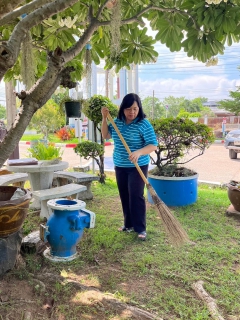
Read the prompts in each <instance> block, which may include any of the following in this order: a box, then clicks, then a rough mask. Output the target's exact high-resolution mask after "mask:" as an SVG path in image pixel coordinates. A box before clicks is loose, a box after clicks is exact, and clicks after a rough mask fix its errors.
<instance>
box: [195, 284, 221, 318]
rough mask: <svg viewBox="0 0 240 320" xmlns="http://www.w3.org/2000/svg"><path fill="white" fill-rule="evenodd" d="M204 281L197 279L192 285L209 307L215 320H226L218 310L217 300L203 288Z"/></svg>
mask: <svg viewBox="0 0 240 320" xmlns="http://www.w3.org/2000/svg"><path fill="white" fill-rule="evenodd" d="M203 283H204V282H203V281H197V282H196V283H194V284H193V285H192V288H193V290H194V291H195V293H196V295H197V296H198V297H199V298H200V299H201V300H202V301H203V302H204V303H205V304H206V305H207V308H208V310H209V312H210V314H211V316H212V318H213V319H214V320H224V318H223V317H222V316H221V315H220V313H219V312H218V308H217V305H216V302H215V300H214V299H213V298H212V297H211V296H209V294H208V293H207V292H206V291H205V290H204V289H203Z"/></svg>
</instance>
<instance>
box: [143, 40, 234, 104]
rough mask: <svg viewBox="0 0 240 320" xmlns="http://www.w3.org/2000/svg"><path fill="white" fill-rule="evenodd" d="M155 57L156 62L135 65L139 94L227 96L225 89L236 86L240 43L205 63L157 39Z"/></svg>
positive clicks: (213, 97)
mask: <svg viewBox="0 0 240 320" xmlns="http://www.w3.org/2000/svg"><path fill="white" fill-rule="evenodd" d="M155 49H156V51H158V53H159V57H158V60H157V62H156V63H154V64H151V65H150V64H148V65H141V66H140V67H139V93H140V95H141V97H142V98H143V97H146V96H152V95H153V91H154V96H155V97H158V98H160V99H161V100H162V99H164V97H168V96H170V95H172V96H176V97H180V96H184V97H185V98H186V99H193V98H195V97H199V96H202V97H206V98H208V99H209V100H221V99H228V98H229V91H230V90H232V91H235V90H236V86H240V70H238V66H240V53H239V52H240V44H237V43H235V44H233V45H232V46H231V47H226V49H225V53H224V55H218V56H217V57H218V65H217V66H211V67H206V66H205V63H202V62H199V61H197V60H194V59H192V58H189V57H188V56H187V54H186V52H184V51H180V52H173V53H172V52H170V50H169V49H168V48H167V47H166V46H165V45H162V44H161V43H158V44H157V45H156V46H155Z"/></svg>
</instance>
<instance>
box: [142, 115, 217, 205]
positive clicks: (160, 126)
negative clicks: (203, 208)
mask: <svg viewBox="0 0 240 320" xmlns="http://www.w3.org/2000/svg"><path fill="white" fill-rule="evenodd" d="M151 124H152V125H153V128H154V131H155V133H156V136H157V139H158V148H157V150H156V151H155V157H151V163H152V164H153V165H155V168H153V169H152V170H150V171H149V175H148V180H149V182H150V184H151V185H152V186H153V188H154V189H155V190H156V192H157V194H158V196H159V197H160V198H161V199H162V200H163V201H164V202H165V203H166V205H168V206H183V205H189V204H192V203H194V202H196V200H197V179H198V174H197V173H196V172H194V171H192V170H190V169H187V168H185V167H184V166H183V164H185V163H187V162H189V161H191V160H192V159H194V158H196V157H198V156H200V155H202V154H203V153H204V151H205V150H206V149H207V148H208V147H209V146H210V145H211V144H212V143H213V141H214V134H213V132H212V129H211V128H209V127H208V126H207V125H205V124H200V123H194V122H193V121H192V120H190V119H188V118H165V119H153V120H151ZM148 200H149V201H150V202H152V199H151V196H150V195H149V194H148Z"/></svg>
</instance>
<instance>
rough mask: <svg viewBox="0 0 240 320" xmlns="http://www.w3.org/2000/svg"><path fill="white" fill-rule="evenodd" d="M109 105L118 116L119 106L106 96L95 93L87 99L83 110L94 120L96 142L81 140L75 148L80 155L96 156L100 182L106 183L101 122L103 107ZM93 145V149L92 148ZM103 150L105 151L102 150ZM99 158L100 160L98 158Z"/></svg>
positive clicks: (112, 112)
mask: <svg viewBox="0 0 240 320" xmlns="http://www.w3.org/2000/svg"><path fill="white" fill-rule="evenodd" d="M105 106H107V107H108V109H109V111H110V114H111V115H112V116H113V117H116V116H117V113H118V107H117V106H116V105H115V104H114V103H112V101H111V100H110V99H109V98H108V97H105V96H102V95H94V96H92V97H91V98H90V99H88V100H86V101H85V103H84V105H83V112H84V114H85V115H86V116H87V117H88V119H90V120H91V121H92V122H93V129H94V143H92V144H90V143H89V141H88V143H86V142H81V143H79V144H78V145H77V148H76V149H74V150H75V152H76V153H78V154H79V155H80V156H82V157H84V158H85V159H87V160H88V159H90V158H94V159H95V160H96V162H97V164H98V166H99V172H100V180H99V181H100V182H102V183H104V181H105V174H104V141H103V139H102V136H101V128H100V124H101V122H102V114H101V109H102V107H105ZM97 132H99V134H100V137H101V138H100V139H101V149H99V148H97V146H96V144H98V143H97V142H98V141H97ZM91 146H92V148H93V150H91ZM101 150H103V151H101ZM97 159H99V160H97Z"/></svg>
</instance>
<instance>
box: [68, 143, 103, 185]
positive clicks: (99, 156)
mask: <svg viewBox="0 0 240 320" xmlns="http://www.w3.org/2000/svg"><path fill="white" fill-rule="evenodd" d="M74 151H75V152H76V154H78V155H80V157H84V159H86V160H89V159H94V160H95V161H96V163H97V165H98V167H99V176H100V180H99V181H100V182H101V183H105V178H106V176H105V174H104V146H103V145H102V144H98V143H97V142H92V141H88V140H87V141H83V142H80V143H78V144H77V146H76V147H75V148H74Z"/></svg>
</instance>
